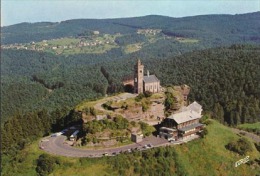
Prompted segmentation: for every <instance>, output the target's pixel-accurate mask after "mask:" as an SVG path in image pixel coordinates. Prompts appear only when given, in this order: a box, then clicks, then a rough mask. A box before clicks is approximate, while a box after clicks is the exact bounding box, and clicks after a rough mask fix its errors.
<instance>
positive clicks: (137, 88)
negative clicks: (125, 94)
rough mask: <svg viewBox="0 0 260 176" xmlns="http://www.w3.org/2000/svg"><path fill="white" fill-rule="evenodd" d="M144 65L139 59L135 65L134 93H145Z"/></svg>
mask: <svg viewBox="0 0 260 176" xmlns="http://www.w3.org/2000/svg"><path fill="white" fill-rule="evenodd" d="M143 79H144V65H143V64H142V63H141V61H140V59H138V61H137V63H136V65H135V67H134V93H137V94H139V93H143Z"/></svg>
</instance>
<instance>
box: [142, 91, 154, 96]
mask: <svg viewBox="0 0 260 176" xmlns="http://www.w3.org/2000/svg"><path fill="white" fill-rule="evenodd" d="M152 94H153V93H152V92H150V91H145V92H144V96H145V97H146V98H148V97H151V96H152Z"/></svg>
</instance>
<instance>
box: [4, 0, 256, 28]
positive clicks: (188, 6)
mask: <svg viewBox="0 0 260 176" xmlns="http://www.w3.org/2000/svg"><path fill="white" fill-rule="evenodd" d="M256 11H260V0H63V1H61V0H2V1H1V26H9V25H12V24H17V23H21V22H31V23H32V22H42V21H49V22H60V21H64V20H68V19H78V18H88V19H89V18H92V19H93V18H94V19H102V18H121V17H135V16H145V15H164V16H170V17H185V16H194V15H205V14H241V13H250V12H256Z"/></svg>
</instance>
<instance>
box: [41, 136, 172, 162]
mask: <svg viewBox="0 0 260 176" xmlns="http://www.w3.org/2000/svg"><path fill="white" fill-rule="evenodd" d="M66 139H67V137H66V136H63V135H61V136H57V137H47V138H45V139H43V140H41V142H40V144H39V145H40V146H39V147H40V148H41V149H42V150H44V151H46V152H49V153H51V154H55V155H62V156H67V157H102V156H104V154H105V153H107V155H110V156H112V155H116V154H119V153H121V152H128V150H129V149H131V150H134V149H137V150H145V149H148V148H144V146H145V145H147V144H152V145H153V147H160V146H166V145H169V142H168V141H167V140H166V139H162V138H158V137H154V136H149V137H146V138H144V139H143V141H142V142H140V143H134V144H130V145H126V146H122V147H117V148H106V149H100V150H93V149H92V150H91V149H80V148H75V147H72V146H70V145H68V144H66V143H65V140H66Z"/></svg>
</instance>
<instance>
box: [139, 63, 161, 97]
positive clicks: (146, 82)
mask: <svg viewBox="0 0 260 176" xmlns="http://www.w3.org/2000/svg"><path fill="white" fill-rule="evenodd" d="M160 89H161V86H160V80H159V79H158V78H157V77H156V76H155V75H150V74H149V71H147V75H146V76H144V65H143V64H142V63H141V61H140V59H139V60H138V61H137V63H136V65H135V67H134V93H137V94H139V93H143V92H145V91H149V92H152V93H156V92H160Z"/></svg>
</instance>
